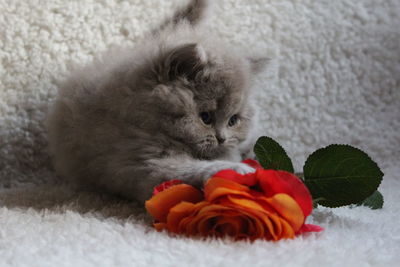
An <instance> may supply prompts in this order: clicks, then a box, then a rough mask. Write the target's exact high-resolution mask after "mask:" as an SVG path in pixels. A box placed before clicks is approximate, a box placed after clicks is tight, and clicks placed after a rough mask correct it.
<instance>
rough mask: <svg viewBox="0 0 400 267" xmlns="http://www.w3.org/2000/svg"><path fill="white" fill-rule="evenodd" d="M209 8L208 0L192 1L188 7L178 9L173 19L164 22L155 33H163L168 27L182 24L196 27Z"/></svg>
mask: <svg viewBox="0 0 400 267" xmlns="http://www.w3.org/2000/svg"><path fill="white" fill-rule="evenodd" d="M207 7H208V0H190V1H189V3H188V4H187V5H186V6H184V7H182V8H180V9H178V10H177V11H176V12H175V14H174V15H173V16H172V17H171V18H169V19H167V20H166V21H164V23H163V24H161V26H160V27H159V28H158V29H157V30H155V31H154V32H157V31H162V30H163V29H165V28H167V27H170V26H175V25H178V24H179V23H182V22H187V23H189V24H190V25H192V26H195V25H197V24H198V23H199V22H200V21H201V20H202V18H203V17H204V14H205V12H206V10H207Z"/></svg>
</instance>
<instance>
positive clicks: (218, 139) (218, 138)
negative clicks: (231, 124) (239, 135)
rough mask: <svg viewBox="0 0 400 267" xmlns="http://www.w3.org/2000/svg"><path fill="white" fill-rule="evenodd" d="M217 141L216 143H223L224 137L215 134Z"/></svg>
mask: <svg viewBox="0 0 400 267" xmlns="http://www.w3.org/2000/svg"><path fill="white" fill-rule="evenodd" d="M217 141H218V144H220V145H221V144H223V143H224V142H225V138H223V137H221V136H217Z"/></svg>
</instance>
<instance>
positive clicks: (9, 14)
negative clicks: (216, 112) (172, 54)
mask: <svg viewBox="0 0 400 267" xmlns="http://www.w3.org/2000/svg"><path fill="white" fill-rule="evenodd" d="M182 2H184V1H183V0H182V1H161V0H130V1H119V0H103V1H100V0H99V1H95V0H85V1H76V0H74V1H62V0H48V1H39V0H30V1H22V0H0V61H1V64H0V204H1V207H0V263H4V264H8V265H12V264H15V265H26V266H34V265H37V266H39V265H40V266H46V265H48V266H54V265H59V266H72V265H76V266H94V265H96V264H101V265H104V266H106V265H108V266H110V265H120V266H127V265H135V266H139V265H140V266H144V265H150V264H151V265H171V266H172V265H173V266H176V264H178V263H180V264H181V265H182V266H184V265H187V264H189V263H197V265H199V266H217V265H228V266H232V265H235V264H238V265H244V264H251V265H254V266H267V265H272V266H278V265H282V264H283V265H285V264H286V265H293V266H301V265H304V266H320V265H324V264H328V265H332V266H334V265H341V266H357V265H360V264H359V263H362V264H361V265H363V266H368V265H373V266H388V265H395V264H397V263H398V260H400V257H399V255H398V251H400V245H399V244H400V235H399V233H400V226H399V224H398V223H397V222H398V220H399V216H398V214H399V213H400V205H399V204H398V203H399V201H400V194H399V191H400V179H399V173H400V168H399V167H398V165H399V164H398V161H399V160H400V132H399V129H400V2H399V1H398V0H359V1H351V0H335V1H332V0H318V1H313V0H302V1H297V0H280V1H278V0H264V1H262V0H250V1H246V0H237V1H234V0H220V1H213V3H214V4H213V8H212V11H211V12H210V18H209V21H208V23H209V28H210V31H213V32H217V33H218V34H220V35H221V36H222V37H223V38H225V39H227V40H228V41H229V42H231V43H233V44H236V45H239V46H242V47H245V48H247V49H248V50H249V51H251V52H253V53H260V54H262V55H267V56H269V57H271V59H272V60H271V65H270V67H269V68H268V69H267V70H266V71H265V72H264V73H263V74H262V75H261V76H260V77H259V79H258V80H257V86H258V87H259V88H262V95H261V96H260V104H261V105H262V107H263V116H262V118H263V121H262V125H263V128H264V129H265V134H266V135H269V136H272V137H274V138H275V139H277V140H278V141H279V142H280V143H281V144H283V146H284V147H285V148H286V150H287V151H288V153H289V155H290V156H291V157H292V158H293V159H294V162H295V167H296V169H298V170H301V167H302V163H303V162H304V160H305V159H306V157H307V155H308V154H309V153H311V152H312V151H314V150H315V149H317V148H319V147H322V146H325V145H328V144H331V143H349V144H353V145H355V146H358V147H360V148H362V149H363V150H365V151H366V152H367V153H368V154H370V155H371V156H372V158H373V159H375V160H376V161H377V162H378V163H379V165H380V166H381V167H382V168H383V170H384V172H385V174H386V176H385V181H384V183H383V185H382V189H381V190H382V192H383V193H384V195H385V197H386V203H385V208H384V209H383V210H380V211H370V210H368V209H366V208H354V209H348V208H341V209H333V210H328V209H321V210H319V211H316V212H315V214H314V216H313V217H312V218H311V221H313V220H314V222H316V223H318V224H320V225H322V226H324V227H326V231H325V232H323V233H322V234H320V235H311V236H308V237H304V238H299V239H297V240H294V241H283V242H279V243H268V242H256V243H255V244H252V245H249V244H247V243H231V242H230V241H229V240H225V241H207V242H203V241H198V240H189V239H176V238H170V237H168V236H166V235H164V234H159V233H155V232H153V231H152V230H151V229H150V228H148V227H147V226H146V225H145V224H144V223H143V222H142V219H141V216H132V214H134V213H135V212H136V211H137V210H138V207H136V206H135V205H133V204H131V203H124V202H123V203H121V201H120V200H116V199H111V198H110V197H108V196H99V195H96V194H90V193H74V192H73V191H69V190H68V189H67V188H65V187H63V186H53V185H42V184H43V183H44V182H46V183H49V182H51V181H54V180H56V179H55V176H54V174H53V172H52V171H51V165H50V164H49V159H48V156H47V152H46V133H45V131H44V126H43V125H44V124H43V122H44V118H45V115H46V111H47V108H48V105H49V103H50V102H51V100H52V99H53V98H54V96H55V94H56V90H57V85H56V84H57V81H59V80H60V79H62V78H64V77H66V75H67V74H68V72H69V70H70V69H71V68H73V66H74V65H81V64H86V63H89V62H90V61H91V60H92V59H93V57H94V56H96V55H97V54H98V53H100V52H102V51H104V50H106V49H107V48H108V47H110V46H113V45H134V43H135V42H136V41H137V40H138V38H140V37H141V36H142V35H143V34H144V33H145V32H146V31H147V30H148V29H150V28H152V27H154V26H155V25H157V24H158V23H159V22H161V21H162V20H163V18H165V16H167V15H168V14H171V12H172V10H174V8H175V7H176V6H177V5H178V4H179V3H182ZM32 184H35V185H39V186H40V187H39V188H33V189H30V188H28V186H29V185H32ZM396 252H397V253H396ZM134 263H136V264H134ZM361 265H360V266H361Z"/></svg>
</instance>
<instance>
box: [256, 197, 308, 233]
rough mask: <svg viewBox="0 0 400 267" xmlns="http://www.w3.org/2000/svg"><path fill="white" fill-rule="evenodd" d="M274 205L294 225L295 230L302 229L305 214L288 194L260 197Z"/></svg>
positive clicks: (261, 199)
mask: <svg viewBox="0 0 400 267" xmlns="http://www.w3.org/2000/svg"><path fill="white" fill-rule="evenodd" d="M259 200H260V201H265V202H266V203H268V204H269V205H270V206H271V207H273V208H274V209H275V210H276V211H277V212H278V213H279V215H280V216H281V217H283V218H284V219H285V220H286V221H288V223H290V225H291V226H292V227H293V230H294V231H297V230H299V229H300V227H301V226H302V225H303V223H304V219H305V217H304V215H303V211H302V210H301V208H300V206H299V205H298V204H297V202H296V201H295V200H294V199H293V198H292V197H290V196H289V195H286V194H276V195H274V196H273V197H269V198H266V197H263V198H260V199H259Z"/></svg>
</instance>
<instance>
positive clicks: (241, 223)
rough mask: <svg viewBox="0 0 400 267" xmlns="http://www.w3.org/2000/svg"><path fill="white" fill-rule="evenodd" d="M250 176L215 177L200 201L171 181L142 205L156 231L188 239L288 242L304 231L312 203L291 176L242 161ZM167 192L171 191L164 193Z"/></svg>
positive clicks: (189, 188)
mask: <svg viewBox="0 0 400 267" xmlns="http://www.w3.org/2000/svg"><path fill="white" fill-rule="evenodd" d="M244 162H245V163H247V164H249V165H251V166H252V167H255V168H256V169H257V170H256V172H255V173H250V174H246V175H241V174H238V173H236V172H235V171H233V170H224V171H220V172H218V173H217V174H215V175H214V176H213V177H211V178H210V179H209V180H208V181H207V183H206V184H205V186H204V195H203V194H202V193H201V192H200V191H199V190H197V189H196V188H194V187H192V186H190V185H187V184H178V185H177V183H178V182H177V181H176V180H175V181H174V182H173V183H169V184H167V186H164V185H163V186H161V187H160V186H159V187H157V188H159V189H160V188H161V189H164V190H163V191H161V192H160V191H159V190H158V191H157V192H158V193H156V194H155V195H154V196H153V197H152V198H151V199H150V200H148V201H147V202H146V208H147V210H148V212H149V213H150V214H151V215H152V216H153V217H154V218H155V219H156V222H155V224H154V226H155V228H156V229H157V230H164V229H165V230H167V231H169V232H172V233H176V234H184V235H187V236H217V237H218V236H225V235H227V236H232V237H234V238H235V239H250V240H254V239H257V238H263V239H268V240H279V239H281V238H293V237H294V236H295V235H296V234H298V233H301V232H306V231H318V230H321V229H319V228H316V227H312V226H309V225H305V224H304V221H305V218H306V217H307V216H308V215H309V214H310V213H311V210H312V200H311V196H310V193H309V192H308V190H307V188H306V187H305V186H304V184H303V183H302V182H301V180H300V179H299V178H297V177H296V176H294V175H293V174H290V173H287V172H283V171H275V170H263V169H262V168H261V167H260V166H259V164H258V163H257V162H255V161H250V160H247V161H244ZM169 186H170V187H169Z"/></svg>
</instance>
